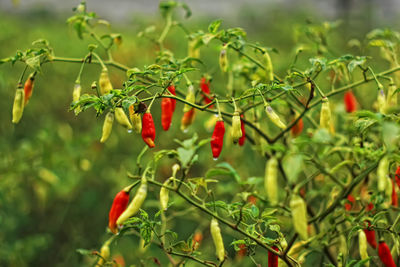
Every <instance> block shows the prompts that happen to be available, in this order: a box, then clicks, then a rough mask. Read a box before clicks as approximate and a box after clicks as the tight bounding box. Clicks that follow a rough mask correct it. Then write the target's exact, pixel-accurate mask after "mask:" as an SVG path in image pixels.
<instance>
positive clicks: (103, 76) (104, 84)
mask: <svg viewBox="0 0 400 267" xmlns="http://www.w3.org/2000/svg"><path fill="white" fill-rule="evenodd" d="M99 85H100V94H101V95H105V94H108V93H109V92H110V91H111V90H112V89H113V86H112V84H111V81H110V77H109V76H108V70H107V68H103V69H102V70H101V73H100V78H99Z"/></svg>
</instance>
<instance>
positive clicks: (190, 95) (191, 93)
mask: <svg viewBox="0 0 400 267" xmlns="http://www.w3.org/2000/svg"><path fill="white" fill-rule="evenodd" d="M185 100H186V102H189V103H194V102H195V101H196V96H195V94H194V88H193V85H189V87H188V93H187V95H186V98H185ZM192 108H193V107H192V106H190V105H188V104H185V105H184V106H183V112H188V111H189V110H191V109H192Z"/></svg>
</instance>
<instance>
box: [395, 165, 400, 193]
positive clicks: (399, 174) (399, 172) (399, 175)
mask: <svg viewBox="0 0 400 267" xmlns="http://www.w3.org/2000/svg"><path fill="white" fill-rule="evenodd" d="M394 178H395V179H396V184H397V186H398V187H399V189H400V166H399V167H397V170H396V174H395V175H394Z"/></svg>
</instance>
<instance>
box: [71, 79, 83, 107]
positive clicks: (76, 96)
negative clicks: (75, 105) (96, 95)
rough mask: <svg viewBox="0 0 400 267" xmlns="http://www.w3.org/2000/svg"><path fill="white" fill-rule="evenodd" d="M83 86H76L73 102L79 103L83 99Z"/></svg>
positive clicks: (77, 84)
mask: <svg viewBox="0 0 400 267" xmlns="http://www.w3.org/2000/svg"><path fill="white" fill-rule="evenodd" d="M81 91H82V86H81V85H80V84H79V83H76V84H75V86H74V90H73V91H72V101H73V102H76V101H79V98H80V97H81Z"/></svg>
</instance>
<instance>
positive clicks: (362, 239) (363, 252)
mask: <svg viewBox="0 0 400 267" xmlns="http://www.w3.org/2000/svg"><path fill="white" fill-rule="evenodd" d="M367 246H368V243H367V236H366V235H365V233H364V231H362V230H359V231H358V249H359V252H360V257H361V260H365V259H367V258H368V252H367ZM365 266H366V267H369V262H366V263H365Z"/></svg>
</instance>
